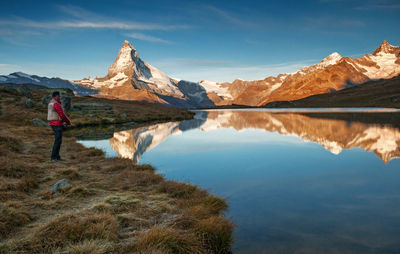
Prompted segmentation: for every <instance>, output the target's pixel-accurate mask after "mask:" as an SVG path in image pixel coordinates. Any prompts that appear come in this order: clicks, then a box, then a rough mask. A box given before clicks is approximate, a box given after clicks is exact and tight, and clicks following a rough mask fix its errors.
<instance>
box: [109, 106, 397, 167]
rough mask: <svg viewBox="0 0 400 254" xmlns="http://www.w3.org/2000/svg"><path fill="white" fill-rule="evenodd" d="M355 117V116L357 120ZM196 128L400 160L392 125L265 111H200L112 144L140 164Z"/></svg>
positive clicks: (118, 135)
mask: <svg viewBox="0 0 400 254" xmlns="http://www.w3.org/2000/svg"><path fill="white" fill-rule="evenodd" d="M356 115H357V114H355V115H354V114H353V116H354V117H355V118H356ZM355 120H356V119H355ZM195 128H199V129H200V130H201V131H205V132H207V131H211V130H216V129H220V128H233V129H235V130H237V131H240V130H245V129H260V130H265V131H268V132H278V133H280V134H282V135H293V136H296V137H299V138H301V139H302V140H304V141H311V142H314V143H317V144H320V145H321V146H323V147H324V148H325V149H327V150H329V151H330V152H331V153H333V154H339V153H341V152H342V151H343V150H344V149H350V148H362V149H364V150H365V151H372V152H374V153H375V154H376V155H377V156H378V157H379V158H380V159H381V160H382V161H383V162H384V163H385V164H387V163H388V162H389V161H390V160H392V159H393V158H398V157H400V149H399V147H400V131H399V128H396V127H393V126H391V125H382V124H371V123H362V122H358V121H349V120H346V121H345V120H338V119H326V118H324V119H323V118H315V117H311V116H306V115H302V114H295V113H271V112H264V111H198V112H197V114H196V116H195V118H194V119H193V120H187V121H183V122H169V123H160V124H155V125H151V126H147V127H141V128H137V129H133V130H125V131H119V132H115V133H114V136H113V137H112V138H111V139H110V140H109V141H110V145H111V147H112V149H114V150H115V151H116V153H117V154H118V156H119V157H121V158H128V159H131V160H133V161H134V162H135V163H139V162H140V158H141V156H142V155H143V153H145V152H147V151H150V150H151V149H153V148H154V147H156V146H157V145H158V144H160V143H162V142H163V141H164V140H166V139H167V137H168V136H170V135H174V134H178V133H181V132H183V131H187V130H190V129H195Z"/></svg>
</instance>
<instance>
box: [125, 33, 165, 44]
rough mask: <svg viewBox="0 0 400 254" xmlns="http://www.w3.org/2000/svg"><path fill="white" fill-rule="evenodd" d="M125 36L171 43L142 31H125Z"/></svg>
mask: <svg viewBox="0 0 400 254" xmlns="http://www.w3.org/2000/svg"><path fill="white" fill-rule="evenodd" d="M125 36H127V37H129V38H133V39H137V40H142V41H150V42H159V43H166V44H171V43H172V42H171V41H168V40H164V39H161V38H158V37H154V36H150V35H146V34H142V33H127V34H125Z"/></svg>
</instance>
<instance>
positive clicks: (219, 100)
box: [0, 41, 400, 108]
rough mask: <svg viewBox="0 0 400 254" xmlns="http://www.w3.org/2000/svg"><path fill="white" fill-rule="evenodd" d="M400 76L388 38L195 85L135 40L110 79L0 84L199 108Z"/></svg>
mask: <svg viewBox="0 0 400 254" xmlns="http://www.w3.org/2000/svg"><path fill="white" fill-rule="evenodd" d="M399 74H400V47H395V46H392V45H390V44H389V43H388V42H387V41H383V42H382V44H381V45H380V46H379V47H378V48H377V49H376V50H375V51H374V52H373V53H372V54H366V55H365V56H363V57H360V58H351V57H342V56H341V55H340V54H339V53H337V52H334V53H332V54H331V55H329V56H327V57H326V58H324V59H323V60H322V61H321V62H319V63H317V64H315V65H311V66H307V67H303V68H301V69H300V70H298V71H297V72H294V73H284V74H279V75H278V76H276V77H273V76H270V77H267V78H265V79H262V80H252V81H245V80H241V79H236V80H235V81H233V82H232V83H229V82H225V83H219V82H214V81H208V80H201V81H199V82H197V83H196V82H190V81H184V80H177V79H173V78H170V77H169V76H168V75H167V74H165V73H164V72H162V71H161V70H159V69H157V68H156V67H154V66H152V65H150V64H148V63H146V62H144V61H143V60H142V59H141V58H140V57H139V54H138V52H137V50H136V49H135V48H134V47H133V46H132V44H130V43H129V42H128V41H125V42H124V43H123V45H122V47H121V49H120V50H119V53H118V55H117V57H116V59H115V61H114V63H113V64H112V65H111V66H110V67H109V69H108V73H107V75H106V76H105V77H102V78H84V79H82V80H78V81H68V80H63V79H60V78H46V77H39V76H36V75H28V74H25V73H22V72H15V73H11V74H10V75H7V76H0V83H14V84H21V83H31V84H37V85H42V86H46V87H51V88H70V89H72V90H74V91H76V93H77V94H78V95H88V94H93V93H98V95H97V96H100V97H106V98H116V99H122V100H136V101H147V102H152V103H160V104H166V105H171V106H174V107H183V108H198V107H212V106H215V105H232V104H238V105H247V106H262V105H265V104H267V103H269V102H273V101H292V100H298V99H302V98H305V97H309V96H311V95H316V94H324V93H330V92H332V91H336V90H341V89H344V88H347V87H350V86H355V85H359V84H362V83H365V82H366V81H368V80H375V79H389V78H392V77H395V76H397V75H399Z"/></svg>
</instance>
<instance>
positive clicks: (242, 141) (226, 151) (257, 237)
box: [79, 110, 400, 253]
mask: <svg viewBox="0 0 400 254" xmlns="http://www.w3.org/2000/svg"><path fill="white" fill-rule="evenodd" d="M79 142H80V143H82V144H84V145H85V146H92V147H93V146H94V147H98V148H101V149H103V150H104V151H105V152H106V155H107V156H119V157H123V158H129V159H132V160H133V162H134V163H141V164H142V163H150V164H152V165H154V166H155V167H156V168H157V169H158V172H159V173H161V174H163V175H165V177H166V178H168V179H172V180H178V181H185V182H189V183H193V184H196V185H199V186H200V187H202V188H206V189H208V190H210V192H212V193H214V194H216V195H219V196H223V197H226V198H227V200H228V204H229V211H227V216H229V217H230V218H231V219H232V221H233V222H234V223H235V225H236V229H235V233H234V238H235V243H234V252H235V253H400V160H399V159H398V158H400V128H399V115H398V113H397V115H396V113H382V112H381V113H378V112H375V113H371V112H369V113H365V112H364V113H363V112H357V113H354V112H353V113H350V112H342V113H341V112H340V110H339V111H338V112H336V111H335V113H332V112H331V113H321V112H314V113H307V112H306V111H304V112H301V113H298V112H290V111H288V112H271V111H265V110H219V111H198V112H197V113H196V116H195V119H193V120H188V121H182V122H169V123H161V124H156V125H152V126H147V127H141V128H137V129H132V130H124V131H118V132H114V134H113V135H112V137H110V138H108V139H103V140H82V141H79Z"/></svg>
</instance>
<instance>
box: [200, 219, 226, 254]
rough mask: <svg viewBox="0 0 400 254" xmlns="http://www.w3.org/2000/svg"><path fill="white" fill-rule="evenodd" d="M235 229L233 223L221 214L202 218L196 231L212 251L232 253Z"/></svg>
mask: <svg viewBox="0 0 400 254" xmlns="http://www.w3.org/2000/svg"><path fill="white" fill-rule="evenodd" d="M233 229H234V226H233V224H232V223H231V222H230V221H229V220H228V219H226V218H222V217H220V216H212V217H210V218H207V219H203V220H200V221H198V222H197V223H196V225H195V232H196V233H197V235H199V237H201V239H202V241H203V243H204V244H205V246H206V248H207V249H209V250H210V252H212V253H231V244H232V232H233Z"/></svg>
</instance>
